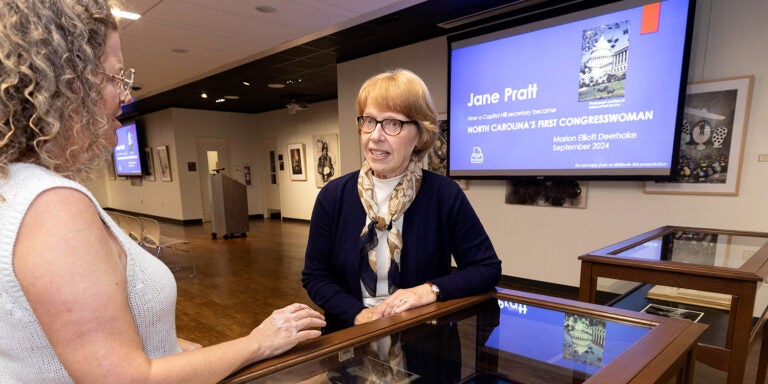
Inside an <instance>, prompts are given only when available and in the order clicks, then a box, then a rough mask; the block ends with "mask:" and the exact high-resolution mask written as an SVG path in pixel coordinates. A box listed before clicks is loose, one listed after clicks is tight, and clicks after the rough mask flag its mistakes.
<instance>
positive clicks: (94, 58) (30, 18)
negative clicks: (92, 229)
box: [0, 0, 117, 179]
mask: <svg viewBox="0 0 768 384" xmlns="http://www.w3.org/2000/svg"><path fill="white" fill-rule="evenodd" d="M113 3H114V2H113V1H112V0H0V9H2V11H0V178H3V177H5V176H6V175H7V173H8V165H9V164H10V163H12V162H27V163H34V164H38V165H40V166H43V167H45V168H48V169H50V170H53V171H54V172H56V173H59V174H61V175H64V176H66V177H69V178H72V179H85V178H87V177H88V176H91V175H92V174H94V170H95V169H99V170H104V169H105V168H104V166H103V164H104V162H103V161H104V159H105V158H106V156H107V154H108V152H109V149H110V146H109V144H108V143H106V142H105V140H104V137H105V134H106V130H108V129H111V127H110V124H109V121H111V117H108V116H106V111H105V110H104V107H103V101H102V92H101V84H102V83H103V82H104V81H105V80H104V76H103V74H102V73H101V71H102V70H103V69H102V66H101V57H102V55H103V54H104V50H105V45H106V39H107V34H108V32H110V31H117V22H116V20H115V18H114V17H113V16H112V13H111V11H110V8H111V4H113ZM97 166H99V168H96V167H97Z"/></svg>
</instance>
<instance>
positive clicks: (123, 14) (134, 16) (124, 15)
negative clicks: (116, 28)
mask: <svg viewBox="0 0 768 384" xmlns="http://www.w3.org/2000/svg"><path fill="white" fill-rule="evenodd" d="M112 14H113V15H114V16H115V17H119V18H121V19H128V20H138V19H139V18H140V17H141V15H139V14H138V13H133V12H127V11H123V10H122V9H117V8H112Z"/></svg>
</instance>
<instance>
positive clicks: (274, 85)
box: [267, 83, 285, 89]
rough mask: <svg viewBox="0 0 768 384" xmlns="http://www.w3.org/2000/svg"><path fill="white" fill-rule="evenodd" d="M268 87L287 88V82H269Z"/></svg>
mask: <svg viewBox="0 0 768 384" xmlns="http://www.w3.org/2000/svg"><path fill="white" fill-rule="evenodd" d="M267 87H270V88H275V89H280V88H285V84H282V83H272V84H267Z"/></svg>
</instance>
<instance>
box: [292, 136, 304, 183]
mask: <svg viewBox="0 0 768 384" xmlns="http://www.w3.org/2000/svg"><path fill="white" fill-rule="evenodd" d="M288 161H289V165H290V168H288V170H289V171H290V174H291V180H292V181H306V180H307V165H306V164H307V160H306V158H305V154H304V143H294V144H288Z"/></svg>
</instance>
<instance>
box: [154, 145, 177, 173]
mask: <svg viewBox="0 0 768 384" xmlns="http://www.w3.org/2000/svg"><path fill="white" fill-rule="evenodd" d="M155 151H156V152H157V163H158V165H159V169H158V172H159V173H160V180H162V181H171V180H173V179H172V178H171V158H170V156H168V146H167V145H160V146H158V147H155Z"/></svg>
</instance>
